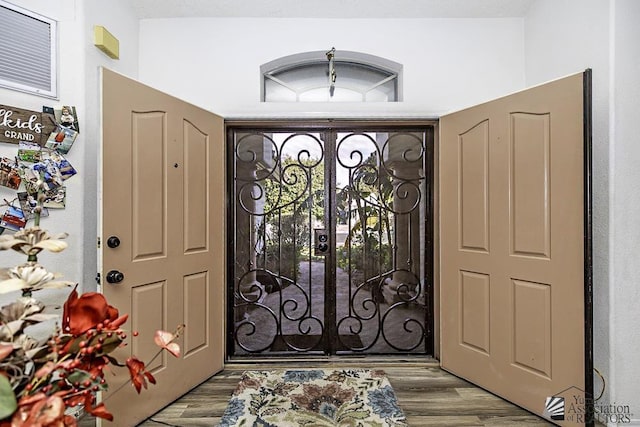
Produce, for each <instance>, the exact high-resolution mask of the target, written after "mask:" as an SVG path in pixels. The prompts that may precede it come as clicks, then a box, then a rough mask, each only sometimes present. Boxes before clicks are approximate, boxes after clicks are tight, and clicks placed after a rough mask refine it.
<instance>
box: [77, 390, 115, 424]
mask: <svg viewBox="0 0 640 427" xmlns="http://www.w3.org/2000/svg"><path fill="white" fill-rule="evenodd" d="M93 400H94V396H93V395H91V394H88V395H86V397H85V399H84V410H85V411H87V413H89V414H91V415H93V416H94V417H98V418H102V419H105V420H109V421H113V414H112V413H111V412H109V411H107V408H106V407H105V406H104V403H100V404H99V405H98V406H96V407H95V408H94V407H92V406H91V405H92V404H93Z"/></svg>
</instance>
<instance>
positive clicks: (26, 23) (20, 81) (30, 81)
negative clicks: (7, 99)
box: [0, 0, 58, 98]
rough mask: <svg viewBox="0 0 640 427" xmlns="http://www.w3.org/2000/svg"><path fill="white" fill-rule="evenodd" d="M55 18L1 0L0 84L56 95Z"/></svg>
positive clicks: (47, 95)
mask: <svg viewBox="0 0 640 427" xmlns="http://www.w3.org/2000/svg"><path fill="white" fill-rule="evenodd" d="M56 40H57V36H56V21H54V20H52V19H49V18H46V17H44V16H41V15H38V14H36V13H33V12H30V11H28V10H26V9H23V8H20V7H18V6H15V5H13V4H11V3H7V2H6V1H4V0H0V86H2V87H6V88H9V89H14V90H19V91H23V92H29V93H34V94H37V95H41V96H46V97H50V98H56V97H57V95H58V94H57V76H56Z"/></svg>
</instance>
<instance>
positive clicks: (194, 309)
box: [101, 69, 225, 426]
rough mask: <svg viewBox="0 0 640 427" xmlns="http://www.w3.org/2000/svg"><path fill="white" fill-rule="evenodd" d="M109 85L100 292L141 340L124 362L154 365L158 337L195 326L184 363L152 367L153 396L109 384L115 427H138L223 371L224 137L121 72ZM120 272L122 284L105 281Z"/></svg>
mask: <svg viewBox="0 0 640 427" xmlns="http://www.w3.org/2000/svg"><path fill="white" fill-rule="evenodd" d="M102 81H103V83H102V85H103V86H102V93H103V105H102V108H103V152H102V155H103V159H102V161H103V162H102V177H103V181H102V212H101V215H102V230H101V233H102V242H103V244H102V248H101V257H102V274H101V276H102V278H103V284H102V290H103V292H104V294H105V296H106V298H107V300H108V301H109V302H110V304H112V305H114V306H116V307H118V308H119V310H120V311H121V312H123V313H129V316H130V317H129V322H128V323H127V324H126V325H125V327H126V328H128V329H130V330H131V331H138V332H139V336H137V337H135V338H133V337H132V338H131V339H130V345H129V346H127V347H125V348H121V349H119V350H118V352H119V354H118V359H119V360H125V359H126V358H127V357H130V356H131V355H136V356H137V357H138V358H139V359H140V360H142V361H144V362H145V363H148V362H149V361H150V360H152V359H153V357H154V355H155V354H156V353H157V351H158V350H159V349H158V347H156V346H155V344H154V342H153V336H154V333H155V331H156V330H158V329H163V330H167V331H173V330H175V329H176V327H177V326H178V325H180V324H184V325H186V327H185V330H184V332H183V335H182V337H181V338H180V340H179V344H180V346H181V348H182V353H183V356H182V358H180V359H175V358H173V357H172V356H171V355H169V354H168V353H166V352H165V353H164V354H162V355H161V356H160V357H157V358H156V359H154V361H153V363H151V364H150V365H148V368H149V370H150V371H151V372H152V373H153V375H154V376H155V377H156V379H157V381H158V383H157V384H156V385H153V386H150V388H149V390H143V392H142V394H144V395H145V396H136V395H135V390H134V389H133V387H131V386H125V387H123V388H120V385H121V384H122V383H125V382H128V381H129V380H128V375H129V374H128V372H125V371H126V369H121V370H118V376H117V377H116V379H115V380H110V384H111V387H110V389H111V390H112V391H114V392H113V394H111V393H106V394H104V396H103V400H105V401H106V405H107V407H108V408H109V409H110V410H111V411H112V412H113V413H114V414H115V421H114V423H113V424H114V425H119V426H129V425H134V424H135V423H137V422H139V421H141V420H143V419H145V418H146V417H148V416H150V415H152V414H153V413H155V412H156V411H158V410H159V409H161V408H162V407H164V406H165V405H167V404H168V403H170V402H172V401H173V400H175V399H176V398H177V397H179V396H181V395H182V394H184V393H186V392H187V391H189V390H190V389H191V388H193V387H194V386H195V385H197V384H199V383H200V382H202V381H204V380H205V379H207V378H208V377H210V376H211V375H213V374H214V373H216V372H218V371H220V370H221V369H222V367H223V361H224V276H225V265H224V257H223V256H222V255H221V254H223V253H224V244H225V228H224V227H225V226H224V224H225V211H224V185H225V184H224V143H223V141H224V130H223V120H222V118H220V117H218V116H216V115H214V114H212V113H209V112H207V111H205V110H202V109H200V108H197V107H195V106H193V105H190V104H187V103H186V102H183V101H181V100H178V99H176V98H173V97H171V96H169V95H166V94H164V93H162V92H159V91H157V90H154V89H152V88H149V87H147V86H144V85H142V84H140V83H138V82H136V81H134V80H131V79H128V78H126V77H124V76H121V75H119V74H116V73H114V72H112V71H109V70H106V69H103V70H102ZM111 236H115V237H118V239H119V240H120V245H119V246H117V247H115V248H111V247H109V246H108V245H107V241H108V239H109V237H111ZM111 270H117V271H120V272H122V273H123V274H124V280H123V281H122V282H120V283H116V284H111V283H107V282H106V280H104V279H105V276H106V275H107V273H108V272H109V271H111Z"/></svg>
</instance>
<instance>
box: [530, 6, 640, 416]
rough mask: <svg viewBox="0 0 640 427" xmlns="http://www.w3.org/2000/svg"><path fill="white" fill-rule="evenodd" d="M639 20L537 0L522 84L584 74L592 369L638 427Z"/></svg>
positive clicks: (639, 15)
mask: <svg viewBox="0 0 640 427" xmlns="http://www.w3.org/2000/svg"><path fill="white" fill-rule="evenodd" d="M639 19H640V2H638V1H636V0H624V1H620V0H537V1H536V3H534V5H533V6H532V8H531V10H530V11H529V14H528V16H527V17H526V19H525V58H526V82H527V85H528V86H529V85H534V84H538V83H541V82H544V81H546V80H550V79H554V78H557V77H560V76H563V75H566V74H569V73H574V72H579V71H581V70H583V69H585V68H592V69H593V237H594V241H593V249H594V260H593V261H594V265H593V269H594V364H595V367H596V368H597V369H598V370H599V371H600V372H601V373H602V374H603V375H604V376H605V378H606V382H607V389H606V393H605V396H604V397H603V400H602V402H604V403H608V402H610V403H614V402H615V403H616V404H618V405H630V412H631V413H632V414H633V417H632V418H634V419H635V421H636V422H637V423H638V424H640V395H639V394H638V393H637V384H638V381H639V380H640V365H639V364H638V363H637V360H638V359H637V351H638V349H640V329H638V327H637V325H639V324H640V322H639V321H640V315H639V314H638V313H639V312H638V310H637V308H636V304H637V301H638V297H639V296H640V291H638V289H639V288H638V285H637V283H636V281H637V279H636V278H637V277H638V275H639V274H640V263H638V262H637V254H638V253H640V238H639V237H640V236H639V233H638V232H639V231H640V228H639V227H638V222H637V221H636V220H635V218H638V216H640V203H639V202H638V201H639V200H640V199H639V197H638V194H639V193H638V190H639V188H638V187H639V186H640V173H639V172H638V167H637V163H638V160H639V159H640V157H639V155H640V150H639V149H638V143H637V135H638V134H640V128H639V126H638V120H637V117H635V116H637V111H638V99H640V89H639V84H638V81H639V79H638V77H637V76H638V75H639V74H640V62H639V61H640V59H639V58H640V50H639V47H638V41H639V40H640V29H639V28H640V27H638V25H637V22H640V21H638V20H639ZM594 381H595V387H596V390H595V392H596V393H598V392H599V391H600V389H601V386H602V383H601V381H600V380H599V379H598V378H597V377H595V379H594ZM634 389H635V392H634Z"/></svg>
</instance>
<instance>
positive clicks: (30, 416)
mask: <svg viewBox="0 0 640 427" xmlns="http://www.w3.org/2000/svg"><path fill="white" fill-rule="evenodd" d="M25 402H28V403H26V404H25ZM64 410H65V404H64V401H63V400H62V398H61V397H60V396H45V395H44V393H38V394H37V395H34V396H32V398H31V399H28V400H24V399H21V401H20V406H19V408H18V410H17V411H16V412H15V414H14V415H13V417H12V418H11V426H12V427H76V426H77V423H76V419H75V418H74V417H72V416H69V415H65V414H64Z"/></svg>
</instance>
